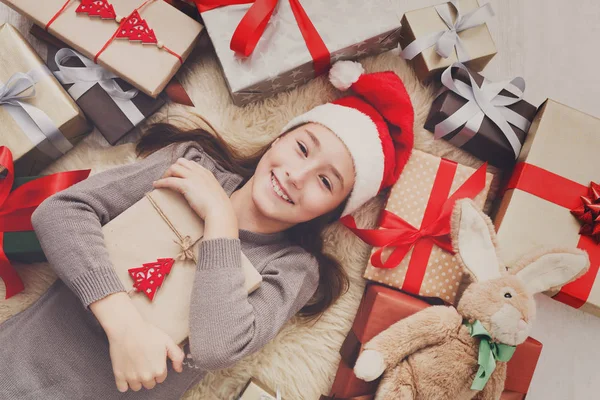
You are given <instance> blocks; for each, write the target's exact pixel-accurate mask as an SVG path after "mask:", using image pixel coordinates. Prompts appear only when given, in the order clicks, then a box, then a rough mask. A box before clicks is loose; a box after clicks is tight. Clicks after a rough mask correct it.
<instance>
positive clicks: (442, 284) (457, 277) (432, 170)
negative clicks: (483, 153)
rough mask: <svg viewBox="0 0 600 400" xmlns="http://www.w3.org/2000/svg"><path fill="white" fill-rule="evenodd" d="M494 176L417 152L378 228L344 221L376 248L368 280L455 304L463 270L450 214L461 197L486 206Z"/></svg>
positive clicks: (366, 273)
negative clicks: (455, 249) (454, 244)
mask: <svg viewBox="0 0 600 400" xmlns="http://www.w3.org/2000/svg"><path fill="white" fill-rule="evenodd" d="M492 179H493V175H492V174H490V173H486V170H485V165H484V166H482V167H481V168H480V169H478V170H477V171H476V170H475V169H473V168H471V167H467V166H464V165H460V164H457V163H455V162H453V161H449V160H446V159H442V158H439V157H436V156H433V155H430V154H427V153H424V152H421V151H418V150H414V151H413V152H412V155H411V157H410V158H409V160H408V162H407V164H406V166H405V167H404V170H403V171H402V174H401V175H400V178H399V179H398V181H397V182H396V184H395V185H394V186H393V187H392V189H391V191H390V194H389V197H388V200H387V204H386V206H385V210H383V211H382V214H381V216H380V218H379V223H378V226H379V229H372V230H367V229H357V228H356V224H355V223H354V222H353V221H354V220H353V219H352V217H350V216H348V217H344V218H343V219H342V223H344V225H346V226H347V227H348V228H350V229H351V230H352V231H353V232H354V233H355V234H357V235H358V236H359V237H360V238H361V239H363V240H364V241H365V242H367V243H368V244H371V245H373V246H375V247H374V248H373V251H372V253H371V258H370V261H369V264H368V265H367V268H366V270H365V273H364V275H363V276H364V277H365V278H366V279H369V280H372V281H376V282H379V283H382V284H385V285H388V286H392V287H395V288H399V289H402V290H404V291H406V292H409V293H413V294H417V295H420V296H424V297H437V298H440V299H442V300H444V301H445V302H448V303H453V302H454V300H455V299H456V297H457V293H459V292H460V288H461V285H462V281H463V271H462V268H461V267H460V266H459V263H458V262H457V260H456V258H455V256H454V255H453V254H452V253H451V252H452V245H451V243H450V237H449V233H450V223H449V221H450V215H451V212H452V206H453V204H454V202H456V200H457V199H459V198H465V197H469V198H472V199H473V200H474V201H475V203H476V204H478V205H479V206H481V207H483V205H484V204H485V200H486V197H487V194H488V191H489V188H490V184H491V182H492Z"/></svg>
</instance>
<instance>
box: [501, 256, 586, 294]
mask: <svg viewBox="0 0 600 400" xmlns="http://www.w3.org/2000/svg"><path fill="white" fill-rule="evenodd" d="M589 266H590V259H589V257H588V254H587V253H586V252H585V251H583V250H581V249H560V250H552V251H550V252H546V253H542V254H541V255H538V256H535V257H531V256H530V257H528V258H526V259H525V261H521V262H520V263H519V264H518V265H517V266H515V267H514V268H511V273H513V274H515V275H516V276H517V277H519V278H520V279H521V281H523V283H524V284H525V286H526V287H527V290H528V291H529V292H530V293H539V292H545V291H546V290H549V289H557V288H560V287H561V286H563V285H565V284H567V283H569V282H572V281H574V280H575V279H577V278H579V277H580V276H581V275H583V274H585V273H586V272H587V270H588V268H589Z"/></svg>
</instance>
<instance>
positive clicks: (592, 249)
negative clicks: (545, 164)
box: [506, 163, 600, 308]
mask: <svg viewBox="0 0 600 400" xmlns="http://www.w3.org/2000/svg"><path fill="white" fill-rule="evenodd" d="M510 189H519V190H522V191H524V192H527V193H530V194H532V195H534V196H536V197H539V198H541V199H544V200H546V201H549V202H551V203H554V204H556V205H559V206H561V207H564V208H565V212H569V211H570V210H571V209H573V208H576V207H578V206H579V205H580V204H581V196H585V195H586V194H588V190H589V188H588V187H587V186H584V185H582V184H580V183H577V182H574V181H572V180H569V179H567V178H565V177H562V176H560V175H558V174H555V173H553V172H550V171H548V170H545V169H543V168H540V167H538V166H535V165H532V164H527V163H519V164H517V165H516V167H515V170H514V172H513V175H512V176H511V179H510V181H509V182H508V186H507V189H506V190H510ZM557 229H560V227H557ZM577 247H578V248H580V249H582V250H585V251H586V252H587V253H588V255H589V257H590V269H589V270H588V272H587V273H586V274H585V275H583V276H582V277H580V278H579V279H577V280H575V281H574V282H571V283H569V284H566V285H565V286H563V287H562V289H561V290H560V292H559V293H558V294H557V295H556V296H554V299H556V300H558V301H560V302H561V303H565V304H568V305H570V306H571V307H574V308H579V307H581V306H582V305H584V304H585V302H586V301H587V299H588V297H589V295H590V293H591V291H592V287H593V286H594V282H595V280H596V276H597V274H598V270H599V269H600V246H599V245H598V244H596V243H595V242H594V240H593V239H592V238H590V237H589V236H580V237H579V242H578V243H577Z"/></svg>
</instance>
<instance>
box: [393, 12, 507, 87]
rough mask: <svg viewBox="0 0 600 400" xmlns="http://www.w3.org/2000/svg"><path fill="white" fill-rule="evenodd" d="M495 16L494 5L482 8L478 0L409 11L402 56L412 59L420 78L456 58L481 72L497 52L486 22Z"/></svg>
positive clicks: (403, 31)
mask: <svg viewBox="0 0 600 400" xmlns="http://www.w3.org/2000/svg"><path fill="white" fill-rule="evenodd" d="M457 11H458V12H457ZM459 13H460V18H458V17H457V16H458V15H459ZM493 16H494V12H493V10H492V8H491V5H490V4H489V3H488V4H485V5H483V6H482V7H479V3H478V2H477V0H458V1H457V0H453V1H450V2H448V3H444V4H440V5H438V6H434V7H426V8H421V9H419V10H414V11H409V12H407V13H405V14H404V16H403V17H402V34H401V36H400V45H401V47H402V49H403V50H402V52H401V56H402V57H403V58H405V59H408V60H412V61H411V64H412V66H413V68H414V70H415V73H416V75H417V77H419V79H421V80H425V79H427V78H429V77H432V76H434V75H436V73H438V72H441V71H442V70H444V69H445V68H446V67H448V66H450V65H452V64H453V63H455V62H457V61H460V62H462V63H465V64H467V65H468V66H469V68H471V69H472V70H474V71H477V72H479V71H481V70H483V68H484V67H485V66H486V65H487V63H488V62H489V61H490V60H491V59H492V58H493V57H494V55H496V45H495V44H494V40H493V39H492V36H491V35H490V31H489V29H488V27H487V25H486V23H485V21H486V20H488V19H489V18H491V17H493Z"/></svg>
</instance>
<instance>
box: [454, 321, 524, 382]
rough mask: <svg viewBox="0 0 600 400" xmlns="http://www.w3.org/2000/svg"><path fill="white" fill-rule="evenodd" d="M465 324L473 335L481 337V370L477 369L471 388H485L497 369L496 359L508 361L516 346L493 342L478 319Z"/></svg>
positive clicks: (478, 358) (478, 362)
mask: <svg viewBox="0 0 600 400" xmlns="http://www.w3.org/2000/svg"><path fill="white" fill-rule="evenodd" d="M464 324H465V325H466V326H467V327H468V328H469V333H470V334H471V336H472V337H474V338H478V339H479V356H478V357H477V364H479V370H477V375H475V379H474V380H473V384H472V385H471V389H472V390H483V388H484V387H485V385H486V383H487V381H488V380H489V379H490V376H492V373H493V372H494V370H495V369H496V361H503V362H508V361H509V360H510V359H511V358H512V356H513V354H515V350H516V346H509V345H507V344H502V343H496V342H493V341H492V337H491V336H490V333H489V332H488V331H487V330H486V329H485V328H484V327H483V325H482V324H481V322H479V321H478V320H477V321H475V322H474V323H472V324H470V323H468V322H465V323H464Z"/></svg>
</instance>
